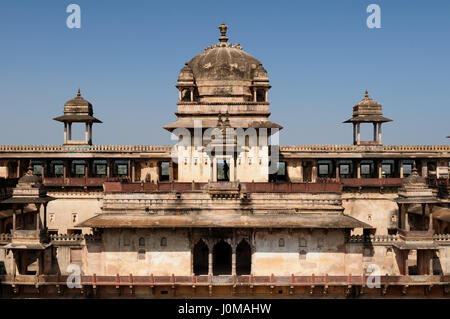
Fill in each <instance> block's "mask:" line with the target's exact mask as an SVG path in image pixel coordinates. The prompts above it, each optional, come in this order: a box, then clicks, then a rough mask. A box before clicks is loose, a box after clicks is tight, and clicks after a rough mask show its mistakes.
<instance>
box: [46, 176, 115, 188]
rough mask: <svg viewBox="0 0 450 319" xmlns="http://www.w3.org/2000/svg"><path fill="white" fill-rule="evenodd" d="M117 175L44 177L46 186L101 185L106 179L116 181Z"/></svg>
mask: <svg viewBox="0 0 450 319" xmlns="http://www.w3.org/2000/svg"><path fill="white" fill-rule="evenodd" d="M120 179H121V178H119V177H65V178H64V177H45V178H44V180H43V183H44V185H45V186H47V187H102V186H103V183H105V182H108V181H118V180H120Z"/></svg>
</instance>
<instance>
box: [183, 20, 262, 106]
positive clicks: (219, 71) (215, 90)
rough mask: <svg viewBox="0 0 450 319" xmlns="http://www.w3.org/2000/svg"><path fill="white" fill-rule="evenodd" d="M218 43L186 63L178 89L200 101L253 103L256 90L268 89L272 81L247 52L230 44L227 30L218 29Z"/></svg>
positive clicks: (224, 27) (236, 45)
mask: <svg viewBox="0 0 450 319" xmlns="http://www.w3.org/2000/svg"><path fill="white" fill-rule="evenodd" d="M219 29H220V32H221V36H220V38H219V43H217V44H216V45H214V46H209V47H207V48H206V49H205V51H204V52H202V53H200V54H199V55H197V56H195V57H194V58H193V59H192V60H190V61H189V62H188V63H186V65H185V67H184V68H183V69H182V70H181V72H180V75H179V77H178V85H177V87H189V86H191V87H192V88H193V89H194V91H195V92H196V97H197V98H198V99H199V100H200V101H204V102H214V101H218V100H217V99H216V98H222V99H223V98H228V99H231V100H234V101H251V100H252V97H253V90H255V89H256V88H257V87H264V88H268V87H270V86H269V78H268V76H267V71H266V70H265V69H264V67H263V66H262V64H261V62H260V61H259V60H258V59H256V58H254V57H253V56H251V55H250V54H248V53H246V52H244V51H243V50H242V47H241V45H240V44H239V43H236V44H235V45H232V44H231V43H228V37H227V36H226V31H227V29H228V27H227V26H226V25H225V24H223V23H222V25H220V26H219Z"/></svg>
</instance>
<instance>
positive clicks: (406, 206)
mask: <svg viewBox="0 0 450 319" xmlns="http://www.w3.org/2000/svg"><path fill="white" fill-rule="evenodd" d="M408 206H409V205H408V204H404V205H403V207H404V208H403V209H404V210H405V213H404V216H405V230H406V231H409V230H410V227H409V219H408Z"/></svg>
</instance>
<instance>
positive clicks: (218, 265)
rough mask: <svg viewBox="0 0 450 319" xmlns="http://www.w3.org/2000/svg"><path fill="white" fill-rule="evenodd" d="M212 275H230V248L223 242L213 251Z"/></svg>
mask: <svg viewBox="0 0 450 319" xmlns="http://www.w3.org/2000/svg"><path fill="white" fill-rule="evenodd" d="M213 274H214V275H231V246H230V244H228V243H226V242H225V241H223V240H221V241H220V242H218V243H217V244H216V245H215V246H214V249H213Z"/></svg>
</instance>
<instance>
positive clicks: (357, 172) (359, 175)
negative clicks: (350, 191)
mask: <svg viewBox="0 0 450 319" xmlns="http://www.w3.org/2000/svg"><path fill="white" fill-rule="evenodd" d="M356 178H361V161H360V160H357V161H356Z"/></svg>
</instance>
